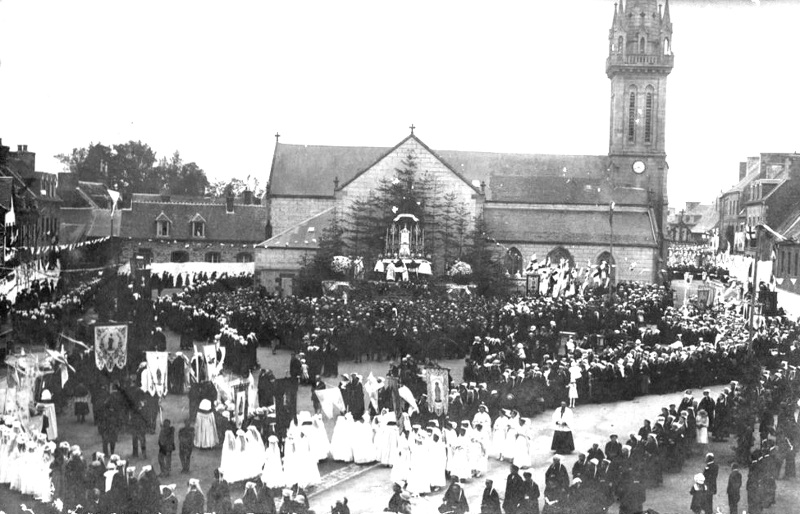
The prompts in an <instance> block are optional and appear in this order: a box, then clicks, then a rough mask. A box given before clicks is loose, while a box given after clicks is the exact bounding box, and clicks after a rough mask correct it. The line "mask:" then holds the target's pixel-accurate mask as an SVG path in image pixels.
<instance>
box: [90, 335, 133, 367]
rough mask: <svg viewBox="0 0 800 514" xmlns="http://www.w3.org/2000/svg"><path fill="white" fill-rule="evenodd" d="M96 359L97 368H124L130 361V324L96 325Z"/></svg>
mask: <svg viewBox="0 0 800 514" xmlns="http://www.w3.org/2000/svg"><path fill="white" fill-rule="evenodd" d="M94 359H95V364H97V369H104V368H105V369H106V370H108V371H112V370H113V369H114V366H116V367H118V368H120V369H122V368H124V367H125V363H126V362H127V361H128V325H101V326H95V327H94Z"/></svg>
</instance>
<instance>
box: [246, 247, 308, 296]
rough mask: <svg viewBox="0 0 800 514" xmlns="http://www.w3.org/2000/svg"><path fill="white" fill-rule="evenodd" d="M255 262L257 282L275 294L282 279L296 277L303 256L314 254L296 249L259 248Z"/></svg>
mask: <svg viewBox="0 0 800 514" xmlns="http://www.w3.org/2000/svg"><path fill="white" fill-rule="evenodd" d="M255 252H256V261H255V275H256V277H255V278H256V282H258V284H259V285H262V286H264V287H265V288H266V289H267V291H269V292H270V293H274V292H276V291H277V290H278V288H279V287H280V279H281V278H282V277H295V276H296V275H297V272H298V271H299V270H300V267H301V262H302V259H303V256H305V255H312V254H313V253H314V252H313V251H309V250H300V249H294V248H257V249H256V250H255Z"/></svg>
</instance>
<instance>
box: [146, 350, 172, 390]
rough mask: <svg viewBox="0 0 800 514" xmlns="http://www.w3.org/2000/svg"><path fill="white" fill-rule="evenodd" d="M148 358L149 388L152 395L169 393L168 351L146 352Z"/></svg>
mask: <svg viewBox="0 0 800 514" xmlns="http://www.w3.org/2000/svg"><path fill="white" fill-rule="evenodd" d="M144 353H145V358H146V360H147V373H146V374H147V375H148V384H147V385H148V388H147V392H148V393H150V394H151V395H157V396H166V395H167V366H168V365H169V356H168V354H167V352H144Z"/></svg>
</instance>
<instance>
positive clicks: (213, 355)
mask: <svg viewBox="0 0 800 514" xmlns="http://www.w3.org/2000/svg"><path fill="white" fill-rule="evenodd" d="M202 349H203V357H205V359H206V367H207V371H208V380H212V381H213V380H214V379H215V378H217V375H218V374H219V367H218V365H217V347H216V346H215V345H213V344H204V345H203V347H202Z"/></svg>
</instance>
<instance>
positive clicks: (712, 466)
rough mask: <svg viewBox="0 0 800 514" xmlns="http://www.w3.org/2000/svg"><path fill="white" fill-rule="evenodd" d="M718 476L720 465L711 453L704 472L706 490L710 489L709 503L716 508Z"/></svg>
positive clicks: (707, 457) (707, 456) (707, 458)
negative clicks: (715, 496)
mask: <svg viewBox="0 0 800 514" xmlns="http://www.w3.org/2000/svg"><path fill="white" fill-rule="evenodd" d="M717 475H719V465H718V464H717V463H716V462H715V461H714V454H713V453H709V454H707V455H706V467H705V469H704V470H703V476H704V477H705V480H706V489H708V496H709V499H708V502H709V504H710V505H711V506H712V508H713V506H714V495H715V494H717Z"/></svg>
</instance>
